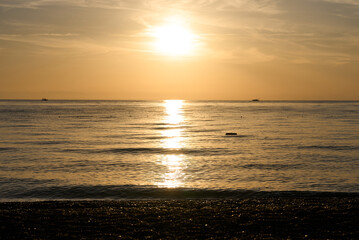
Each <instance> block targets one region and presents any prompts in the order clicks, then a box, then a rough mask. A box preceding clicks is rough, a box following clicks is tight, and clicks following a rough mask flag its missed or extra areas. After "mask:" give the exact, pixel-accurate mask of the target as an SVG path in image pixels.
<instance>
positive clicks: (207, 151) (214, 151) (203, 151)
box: [62, 148, 238, 156]
mask: <svg viewBox="0 0 359 240" xmlns="http://www.w3.org/2000/svg"><path fill="white" fill-rule="evenodd" d="M62 151H64V152H79V153H87V154H93V153H117V154H164V155H168V154H171V155H181V154H185V155H200V156H202V155H211V156H214V155H230V154H238V152H235V153H234V152H233V151H230V150H229V149H226V148H199V149H196V148H106V149H64V150H62Z"/></svg>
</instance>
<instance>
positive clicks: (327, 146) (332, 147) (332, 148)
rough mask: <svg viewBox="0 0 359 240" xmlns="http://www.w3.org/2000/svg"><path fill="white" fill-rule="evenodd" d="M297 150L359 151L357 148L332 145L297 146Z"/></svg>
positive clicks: (358, 147)
mask: <svg viewBox="0 0 359 240" xmlns="http://www.w3.org/2000/svg"><path fill="white" fill-rule="evenodd" d="M298 148H299V149H324V150H325V149H327V150H336V151H346V150H347V151H350V150H359V146H333V145H311V146H299V147H298Z"/></svg>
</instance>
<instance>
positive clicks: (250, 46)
mask: <svg viewBox="0 0 359 240" xmlns="http://www.w3.org/2000/svg"><path fill="white" fill-rule="evenodd" d="M0 8H1V9H2V14H1V15H0V34H1V36H0V38H1V39H2V40H3V41H15V42H18V43H20V42H21V43H24V44H34V45H36V46H38V47H44V48H54V49H57V48H59V49H60V48H68V49H82V50H84V49H86V48H88V49H89V51H100V52H101V51H102V52H107V51H124V50H126V51H136V52H138V51H140V52H141V51H142V52H146V44H143V41H146V39H145V38H144V37H143V35H141V34H142V33H143V32H145V31H146V29H147V28H148V27H151V26H154V25H156V24H159V23H161V21H162V20H163V18H165V17H166V16H168V15H171V14H182V15H184V16H186V18H188V21H189V23H190V25H191V27H192V28H193V29H194V31H196V33H197V34H198V35H199V36H200V37H201V40H202V41H203V42H204V44H203V45H204V46H206V47H207V48H208V49H207V50H208V51H207V52H208V53H214V52H217V54H211V56H217V57H225V56H227V57H228V56H231V57H230V58H232V59H233V61H238V62H242V60H241V59H245V58H248V59H251V61H249V62H255V61H271V60H273V59H276V60H278V59H282V60H285V61H296V62H312V63H313V62H332V63H343V62H350V61H356V60H357V59H358V56H359V52H358V50H356V49H357V44H358V39H359V25H358V24H357V23H358V22H359V1H357V0H340V1H339V0H291V1H288V0H197V1H194V0H178V1H170V0H78V1H73V0H0ZM19 8H22V9H21V10H19ZM1 9H0V10H1ZM147 40H148V39H147ZM141 41H142V42H141ZM3 48H4V47H3ZM119 49H120V50H119ZM243 56H245V57H243Z"/></svg>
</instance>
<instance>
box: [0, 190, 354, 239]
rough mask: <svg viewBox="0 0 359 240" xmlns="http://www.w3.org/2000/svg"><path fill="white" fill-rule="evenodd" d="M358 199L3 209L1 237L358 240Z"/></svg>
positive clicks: (4, 205)
mask: <svg viewBox="0 0 359 240" xmlns="http://www.w3.org/2000/svg"><path fill="white" fill-rule="evenodd" d="M358 222H359V197H357V196H353V197H349V196H347V197H343V196H341V197H336V196H331V197H330V196H329V197H298V196H297V197H273V196H272V197H266V198H244V199H196V200H116V201H115V200H96V201H94V200H88V201H65V200H64V201H34V202H1V203H0V236H1V239H63V238H66V239H118V238H124V239H146V238H150V239H153V238H154V239H157V238H164V239H208V238H213V239H233V238H239V239H254V238H257V239H258V238H259V239H263V238H265V239H288V238H291V239H293V238H294V239H359V229H358V227H357V223H358Z"/></svg>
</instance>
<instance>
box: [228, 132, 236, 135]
mask: <svg viewBox="0 0 359 240" xmlns="http://www.w3.org/2000/svg"><path fill="white" fill-rule="evenodd" d="M226 136H237V133H234V132H228V133H226Z"/></svg>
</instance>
